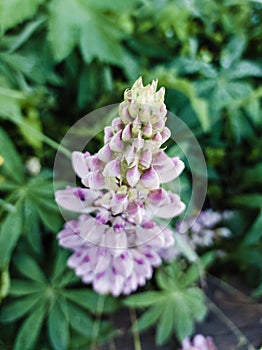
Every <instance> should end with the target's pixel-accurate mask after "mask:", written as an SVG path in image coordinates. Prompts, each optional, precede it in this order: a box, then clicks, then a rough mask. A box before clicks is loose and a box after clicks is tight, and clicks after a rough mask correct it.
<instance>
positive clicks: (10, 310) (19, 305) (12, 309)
mask: <svg viewBox="0 0 262 350" xmlns="http://www.w3.org/2000/svg"><path fill="white" fill-rule="evenodd" d="M41 297H42V294H41V293H36V294H32V295H30V296H25V297H23V298H20V299H18V300H15V301H13V302H12V303H9V304H5V305H4V306H3V308H2V310H1V314H0V321H1V322H3V323H8V322H13V321H15V320H17V319H19V318H21V317H22V316H24V315H25V314H26V313H28V312H29V311H30V310H31V309H33V307H34V306H35V305H36V304H37V302H39V300H40V298H41Z"/></svg>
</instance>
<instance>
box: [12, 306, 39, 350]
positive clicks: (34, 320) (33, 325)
mask: <svg viewBox="0 0 262 350" xmlns="http://www.w3.org/2000/svg"><path fill="white" fill-rule="evenodd" d="M44 317H45V306H44V304H42V305H40V306H39V307H38V308H36V309H35V310H34V312H33V313H32V314H30V316H28V317H27V319H26V320H25V321H24V323H23V324H22V326H21V327H20V329H19V332H18V335H17V337H16V341H15V346H14V350H31V349H33V348H34V344H35V342H36V340H37V338H38V335H39V333H40V329H41V327H42V324H43V321H44Z"/></svg>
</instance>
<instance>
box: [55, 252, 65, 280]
mask: <svg viewBox="0 0 262 350" xmlns="http://www.w3.org/2000/svg"><path fill="white" fill-rule="evenodd" d="M68 257H69V254H68V252H67V251H66V250H65V249H58V252H57V257H56V260H55V263H54V268H53V273H52V281H55V280H57V279H58V278H60V277H62V275H63V274H64V271H65V269H66V261H67V259H68Z"/></svg>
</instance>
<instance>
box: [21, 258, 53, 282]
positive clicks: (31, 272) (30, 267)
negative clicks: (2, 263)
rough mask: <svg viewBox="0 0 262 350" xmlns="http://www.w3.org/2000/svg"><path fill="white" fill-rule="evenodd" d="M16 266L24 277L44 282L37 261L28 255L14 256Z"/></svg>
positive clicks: (43, 276)
mask: <svg viewBox="0 0 262 350" xmlns="http://www.w3.org/2000/svg"><path fill="white" fill-rule="evenodd" d="M15 265H16V268H17V269H18V270H19V271H20V272H21V273H22V274H23V275H24V276H26V277H28V278H30V279H32V280H34V281H37V282H40V283H46V278H45V275H44V274H43V272H42V270H41V269H40V267H39V266H38V264H37V262H36V261H35V260H33V259H32V258H31V257H29V256H28V255H18V256H16V257H15Z"/></svg>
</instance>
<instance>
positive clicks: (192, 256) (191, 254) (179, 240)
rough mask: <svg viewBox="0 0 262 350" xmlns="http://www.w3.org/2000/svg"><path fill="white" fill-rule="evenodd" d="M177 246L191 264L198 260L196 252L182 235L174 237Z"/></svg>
mask: <svg viewBox="0 0 262 350" xmlns="http://www.w3.org/2000/svg"><path fill="white" fill-rule="evenodd" d="M174 238H175V244H176V245H177V247H178V249H179V250H180V251H181V253H182V254H184V256H185V257H186V258H187V259H188V260H189V261H191V262H195V261H197V259H198V256H197V254H196V252H195V251H194V250H193V249H192V248H191V247H190V245H189V244H188V243H187V242H186V241H185V240H184V239H183V236H182V235H180V234H176V235H174Z"/></svg>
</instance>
